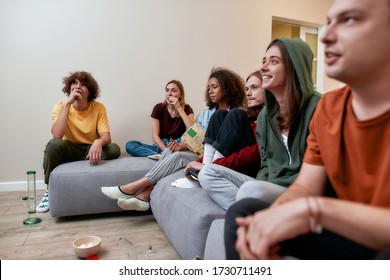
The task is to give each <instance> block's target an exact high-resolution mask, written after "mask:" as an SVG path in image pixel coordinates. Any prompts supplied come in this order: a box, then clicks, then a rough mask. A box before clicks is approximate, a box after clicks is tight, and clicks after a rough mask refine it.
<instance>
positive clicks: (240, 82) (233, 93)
mask: <svg viewBox="0 0 390 280" xmlns="http://www.w3.org/2000/svg"><path fill="white" fill-rule="evenodd" d="M211 78H216V79H217V80H218V82H219V84H220V86H221V89H222V98H224V99H226V102H227V104H228V105H229V108H236V107H242V108H244V109H246V108H247V105H248V104H247V101H246V93H245V82H244V79H242V78H241V77H240V75H238V74H237V73H235V72H233V71H231V70H229V69H226V68H223V67H218V68H213V69H212V70H211V74H210V76H209V79H208V81H209V80H210V79H211ZM205 101H206V104H207V106H208V107H209V108H210V109H211V108H213V107H215V106H216V104H214V103H213V102H211V99H210V95H209V89H208V86H207V87H206V93H205Z"/></svg>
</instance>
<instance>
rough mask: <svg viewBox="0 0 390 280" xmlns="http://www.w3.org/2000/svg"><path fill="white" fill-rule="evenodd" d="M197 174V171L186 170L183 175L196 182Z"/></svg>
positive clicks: (192, 169)
mask: <svg viewBox="0 0 390 280" xmlns="http://www.w3.org/2000/svg"><path fill="white" fill-rule="evenodd" d="M198 174H199V170H196V169H194V168H187V169H186V172H185V175H186V176H187V178H188V179H192V180H196V181H198Z"/></svg>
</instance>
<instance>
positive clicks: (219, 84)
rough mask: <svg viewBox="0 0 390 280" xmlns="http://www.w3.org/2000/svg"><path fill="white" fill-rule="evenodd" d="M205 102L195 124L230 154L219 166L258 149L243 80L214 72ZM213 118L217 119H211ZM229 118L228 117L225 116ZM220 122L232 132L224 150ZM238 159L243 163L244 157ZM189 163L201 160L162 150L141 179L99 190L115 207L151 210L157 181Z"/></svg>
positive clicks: (227, 73)
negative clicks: (247, 150)
mask: <svg viewBox="0 0 390 280" xmlns="http://www.w3.org/2000/svg"><path fill="white" fill-rule="evenodd" d="M206 103H207V105H208V107H209V108H208V109H205V110H203V111H202V112H201V113H200V114H199V118H198V120H197V122H198V123H199V124H200V126H201V127H203V128H204V129H206V137H208V138H209V139H212V138H217V139H219V140H220V142H219V144H221V145H222V146H223V147H224V149H222V152H225V150H226V151H229V152H227V153H226V158H224V159H225V160H224V161H222V162H221V163H220V164H226V165H227V166H228V167H232V164H235V163H236V162H237V161H234V160H229V156H230V155H231V156H233V154H235V153H238V152H239V150H240V149H242V148H243V147H247V146H251V145H255V146H257V144H256V139H255V137H254V134H253V132H252V129H251V126H250V123H249V120H248V118H247V117H246V111H245V110H244V108H246V107H247V105H246V97H245V84H244V81H243V79H242V78H241V77H240V76H239V75H237V74H236V73H234V72H232V71H230V70H228V69H225V68H216V69H213V70H212V72H211V74H210V76H209V79H208V84H207V89H206ZM214 111H215V112H214ZM214 115H215V116H216V117H214ZM228 115H229V117H227V116H228ZM233 116H239V117H241V119H240V121H242V122H241V123H240V122H237V121H235V124H237V123H240V125H238V127H236V128H234V129H229V126H230V127H231V128H232V127H233V121H234V118H233ZM245 117H246V118H245ZM222 119H224V120H225V121H224V122H225V123H226V124H225V125H226V127H228V129H229V131H230V132H231V134H230V135H229V136H227V137H228V138H229V139H225V140H227V141H226V143H227V144H229V146H226V147H225V146H224V139H220V138H218V137H214V136H216V135H215V132H216V131H217V128H218V124H217V123H218V122H221V120H222ZM230 121H231V122H232V124H231V125H229V124H228V123H229V122H230ZM219 127H220V128H221V136H222V134H223V133H225V132H224V131H222V130H224V128H223V127H222V126H219ZM210 129H212V132H210ZM233 133H235V134H237V135H235V136H234V137H235V138H236V139H237V143H235V146H234V147H233V145H232V143H233V141H231V140H232V139H233V138H234V137H233ZM241 134H242V135H244V134H249V136H248V135H246V136H244V137H242V136H241ZM246 138H248V139H251V138H252V141H249V140H247V139H246ZM256 148H257V147H256ZM257 155H258V158H257V159H258V160H259V157H260V154H259V152H258V151H257ZM235 156H237V155H235ZM197 160H198V161H197ZM203 160H204V159H203ZM241 160H242V161H243V162H245V160H246V158H243V159H241ZM189 163H191V164H192V165H194V164H195V163H199V164H200V166H198V168H200V167H201V166H202V165H203V164H202V158H201V159H198V157H197V156H196V155H195V154H193V153H191V152H189V151H185V152H184V151H181V152H174V151H172V150H171V149H169V148H168V149H165V150H164V152H163V153H162V156H161V159H160V160H159V161H158V162H157V164H156V165H155V166H154V167H153V168H152V169H151V170H150V171H149V172H148V173H147V174H146V175H145V176H144V177H143V178H141V179H139V180H137V181H135V182H131V183H129V184H126V185H123V186H114V187H102V188H101V190H102V192H103V193H104V194H105V195H106V196H108V197H110V198H111V199H117V200H118V205H119V207H121V208H122V209H125V210H138V211H147V210H148V209H149V208H150V204H149V200H150V193H151V191H152V189H153V186H154V185H155V184H156V183H157V182H158V181H159V180H160V179H162V178H164V177H165V176H168V175H170V174H172V173H174V172H176V171H178V170H180V169H183V168H185V167H186V166H187V165H188V164H189ZM255 164H256V165H257V166H258V164H259V162H256V163H255Z"/></svg>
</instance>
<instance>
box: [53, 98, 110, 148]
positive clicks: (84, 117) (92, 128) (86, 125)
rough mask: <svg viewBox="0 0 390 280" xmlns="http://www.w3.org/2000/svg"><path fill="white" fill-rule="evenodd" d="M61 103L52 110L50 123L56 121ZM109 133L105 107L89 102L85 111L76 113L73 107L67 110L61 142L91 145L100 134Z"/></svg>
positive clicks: (60, 109) (62, 104)
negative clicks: (65, 126)
mask: <svg viewBox="0 0 390 280" xmlns="http://www.w3.org/2000/svg"><path fill="white" fill-rule="evenodd" d="M64 105H65V104H64V102H63V101H61V102H59V103H58V104H56V105H55V106H54V108H53V114H52V121H53V123H54V122H55V121H56V120H57V119H58V117H59V116H60V114H61V111H62V109H63V108H64ZM102 132H110V127H109V125H108V119H107V113H106V107H104V105H103V104H101V103H99V102H96V101H91V103H90V104H89V107H88V109H87V110H85V111H81V112H79V111H77V110H76V109H75V108H74V107H73V106H70V108H69V116H68V124H67V128H66V131H65V135H64V137H63V138H62V139H63V140H69V141H71V142H73V143H75V144H92V143H93V141H94V140H96V139H98V138H100V133H102Z"/></svg>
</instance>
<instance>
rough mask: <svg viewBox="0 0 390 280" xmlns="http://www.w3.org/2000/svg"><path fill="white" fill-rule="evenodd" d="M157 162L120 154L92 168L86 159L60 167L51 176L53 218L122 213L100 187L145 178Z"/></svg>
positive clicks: (115, 202)
mask: <svg viewBox="0 0 390 280" xmlns="http://www.w3.org/2000/svg"><path fill="white" fill-rule="evenodd" d="M154 164H156V161H154V160H151V159H148V158H141V157H131V156H127V155H121V156H120V157H119V158H118V159H114V160H107V161H103V162H102V163H101V164H99V165H95V166H91V165H90V164H89V162H88V161H87V160H83V161H76V162H70V163H65V164H61V165H60V166H57V167H56V168H55V169H54V170H53V171H52V173H51V174H50V181H49V203H50V214H51V215H52V216H53V217H62V216H73V215H84V214H94V213H106V212H116V211H123V210H122V209H121V208H119V207H118V205H117V201H116V200H113V199H110V198H108V197H106V196H105V195H104V194H103V193H102V192H101V190H100V187H101V186H116V185H121V184H125V183H128V182H132V181H135V180H138V179H140V178H141V177H143V176H144V175H145V174H146V173H147V172H148V171H149V170H150V169H151V168H152V167H153V166H154Z"/></svg>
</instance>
